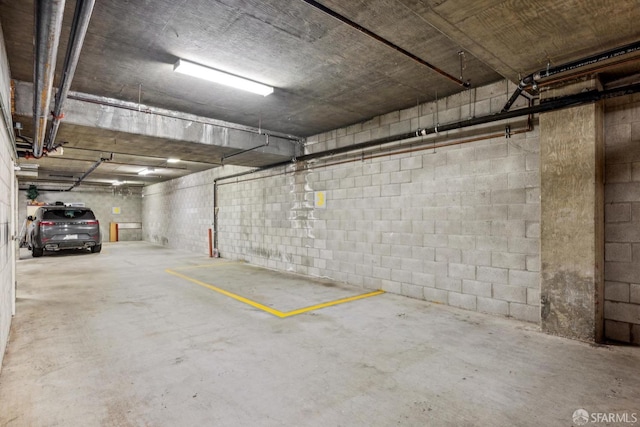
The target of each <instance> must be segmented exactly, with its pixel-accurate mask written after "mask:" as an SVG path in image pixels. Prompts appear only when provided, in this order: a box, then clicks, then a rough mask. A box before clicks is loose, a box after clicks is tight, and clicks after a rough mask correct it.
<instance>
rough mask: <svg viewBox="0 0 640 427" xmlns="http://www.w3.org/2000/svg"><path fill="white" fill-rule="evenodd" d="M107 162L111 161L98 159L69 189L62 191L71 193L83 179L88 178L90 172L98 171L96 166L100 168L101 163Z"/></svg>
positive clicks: (103, 158) (102, 158)
mask: <svg viewBox="0 0 640 427" xmlns="http://www.w3.org/2000/svg"><path fill="white" fill-rule="evenodd" d="M109 160H111V159H110V158H105V157H101V158H100V160H98V161H97V162H95V163H94V164H93V165H92V166H91V167H90V168H89V170H87V171H86V172H85V173H84V174H82V176H81V177H80V178H78V180H77V181H76V182H75V183H74V184H73V185H72V186H71V187H69V188H68V189H67V190H64V191H71V190H73V189H74V188H76V187H77V186H78V185H80V183H81V182H82V181H84V179H85V178H86V177H88V176H89V175H90V174H91V172H93V171H94V170H96V169H98V166H100V165H101V164H102V163H104V162H107V161H109Z"/></svg>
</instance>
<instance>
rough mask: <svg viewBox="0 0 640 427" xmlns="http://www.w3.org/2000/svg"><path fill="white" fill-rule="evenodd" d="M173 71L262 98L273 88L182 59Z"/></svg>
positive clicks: (270, 92)
mask: <svg viewBox="0 0 640 427" xmlns="http://www.w3.org/2000/svg"><path fill="white" fill-rule="evenodd" d="M173 71H175V72H178V73H182V74H187V75H189V76H193V77H198V78H201V79H205V80H209V81H212V82H214V83H219V84H223V85H225V86H230V87H234V88H236V89H242V90H246V91H247V92H253V93H257V94H258V95H262V96H267V95H270V94H272V93H273V87H271V86H268V85H265V84H262V83H258V82H254V81H253V80H248V79H245V78H244V77H239V76H235V75H233V74H229V73H225V72H224V71H220V70H216V69H213V68H209V67H205V66H203V65H199V64H195V63H193V62H189V61H185V60H184V59H178V62H176V63H175V65H174V66H173Z"/></svg>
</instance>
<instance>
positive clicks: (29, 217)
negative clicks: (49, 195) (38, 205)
mask: <svg viewBox="0 0 640 427" xmlns="http://www.w3.org/2000/svg"><path fill="white" fill-rule="evenodd" d="M27 219H28V220H29V221H33V220H34V219H35V218H34V217H32V216H31V215H29V216H28V217H27Z"/></svg>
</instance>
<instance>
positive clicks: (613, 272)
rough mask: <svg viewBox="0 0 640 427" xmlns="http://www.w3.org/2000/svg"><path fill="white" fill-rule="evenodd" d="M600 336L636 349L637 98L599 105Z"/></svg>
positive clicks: (639, 292)
mask: <svg viewBox="0 0 640 427" xmlns="http://www.w3.org/2000/svg"><path fill="white" fill-rule="evenodd" d="M605 180H606V184H605V270H604V274H605V294H604V295H605V304H604V308H605V313H604V315H605V334H606V335H607V337H608V338H611V339H615V340H618V341H623V342H632V343H635V344H640V95H639V94H635V95H632V96H628V97H624V98H617V99H612V100H609V101H608V102H607V104H606V105H605Z"/></svg>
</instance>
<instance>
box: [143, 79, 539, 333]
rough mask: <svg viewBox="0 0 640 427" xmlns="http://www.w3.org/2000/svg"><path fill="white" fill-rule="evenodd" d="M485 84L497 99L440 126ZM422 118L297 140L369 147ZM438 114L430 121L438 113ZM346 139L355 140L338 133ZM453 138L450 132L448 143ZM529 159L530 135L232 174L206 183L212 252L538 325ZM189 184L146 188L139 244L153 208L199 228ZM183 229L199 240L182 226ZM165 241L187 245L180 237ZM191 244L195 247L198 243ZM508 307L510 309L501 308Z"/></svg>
mask: <svg viewBox="0 0 640 427" xmlns="http://www.w3.org/2000/svg"><path fill="white" fill-rule="evenodd" d="M496 85H498V86H500V90H497V89H496V90H489V89H483V91H480V89H478V91H479V92H483V93H485V94H486V95H487V97H479V98H474V99H476V103H475V104H474V105H462V106H459V105H458V106H456V107H455V108H454V109H453V110H455V111H453V110H452V112H451V117H454V116H456V117H458V116H459V115H460V111H463V112H465V111H473V110H474V108H475V107H480V104H481V103H482V102H484V101H486V100H487V99H492V103H494V104H495V105H496V106H497V105H499V104H504V102H505V101H506V97H507V92H506V90H504V88H505V82H500V83H497V84H496ZM496 87H497V86H496ZM458 98H460V97H458ZM458 98H456V99H458ZM493 98H496V99H495V100H493ZM460 99H461V98H460ZM441 101H442V100H441ZM458 102H459V99H458ZM445 105H446V100H445ZM426 111H429V112H430V113H429V114H426V113H425V112H426ZM432 111H435V108H434V105H432V104H424V105H422V106H419V108H417V107H413V108H411V109H408V110H402V111H400V112H394V113H390V114H387V115H384V116H380V117H377V118H374V119H372V120H370V121H368V122H366V123H361V124H359V125H357V126H356V125H354V126H350V127H347V128H343V129H337V130H335V131H331V132H327V133H325V134H321V135H317V136H314V137H311V138H309V143H308V144H307V147H306V151H307V152H317V151H319V150H321V149H326V147H327V146H331V147H337V146H343V145H349V144H352V143H354V141H355V140H356V139H357V140H358V141H361V140H362V139H360V136H361V134H362V132H364V131H366V132H367V136H368V137H370V138H375V137H376V135H378V136H379V135H383V136H384V135H388V134H389V133H395V130H397V131H398V132H400V131H402V132H406V130H407V129H408V128H407V126H409V125H408V123H409V122H410V123H411V125H412V126H413V124H416V125H417V124H418V122H420V123H421V126H425V124H424V123H426V122H427V116H431V115H432V114H431V112H432ZM441 113H442V114H440V122H443V120H444V119H445V118H446V116H447V114H449V113H446V112H445V113H443V112H442V111H441ZM454 113H455V114H454ZM419 114H426V115H424V116H419ZM465 114H466V113H465ZM476 114H478V111H477V110H476ZM514 126H515V127H517V126H516V125H512V129H513V128H514ZM391 129H393V131H392V130H391ZM482 132H485V133H486V131H482ZM482 132H480V133H482ZM351 133H353V135H355V137H354V138H348V137H349V135H350V134H351ZM455 135H456V134H455V133H451V134H449V136H448V139H447V141H453V140H454V138H455V137H456V136H455ZM441 138H442V136H441ZM321 146H324V147H325V148H321ZM538 152H539V148H538V135H537V132H530V133H519V134H515V135H513V136H512V137H511V138H510V139H506V138H504V136H503V135H502V132H500V136H495V137H492V138H491V139H486V140H483V141H476V142H473V143H467V144H462V145H453V146H448V147H442V148H436V149H432V148H431V149H426V150H422V151H414V152H410V153H401V154H393V153H391V154H390V155H389V156H382V157H376V158H366V156H365V159H364V160H363V159H362V158H361V157H360V155H358V156H357V158H355V157H356V156H354V157H353V158H352V160H354V161H352V162H348V163H343V164H339V165H329V164H328V163H331V162H330V161H327V164H324V163H323V162H324V161H323V160H320V161H318V162H317V163H315V164H314V165H297V166H296V167H294V166H290V167H287V168H284V167H282V168H279V169H274V170H267V171H262V172H259V173H256V174H252V175H250V176H247V177H240V178H238V179H237V180H235V179H234V180H233V181H230V182H227V183H224V185H220V186H219V187H218V188H219V190H218V206H217V208H218V209H219V215H218V226H219V230H218V231H219V234H218V241H219V249H220V253H221V255H222V256H223V257H228V258H233V259H242V260H246V261H248V262H251V263H254V264H257V265H262V266H266V267H271V268H277V269H282V270H288V271H295V272H297V273H302V274H310V275H319V276H327V277H330V278H333V279H335V280H344V281H350V282H352V283H356V284H360V285H362V286H363V287H365V288H367V289H370V288H383V289H385V290H386V291H387V292H394V293H399V294H403V295H407V296H410V297H413V298H424V299H427V300H431V301H436V302H440V303H446V304H450V305H454V306H457V307H462V308H465V309H469V310H479V311H486V312H490V313H496V314H503V315H510V316H513V317H517V318H519V319H522V320H528V321H537V320H536V318H537V317H536V316H535V315H534V314H532V313H537V312H538V311H539V299H538V298H528V297H527V296H528V295H529V292H528V289H530V288H532V287H533V288H536V287H537V286H538V277H539V273H538V271H537V270H539V263H538V262H535V260H536V259H538V257H539V228H540V227H539V224H540V199H539V174H538V171H537V169H535V168H533V169H532V168H531V165H537V164H538ZM345 159H349V157H348V156H347V157H345ZM527 165H529V166H530V168H529V169H528V168H527ZM314 167H315V168H314ZM187 178H188V177H187ZM194 179H195V178H194ZM199 179H200V180H199V181H198V182H197V183H196V182H193V183H191V184H190V185H188V184H187V182H186V178H183V179H181V180H176V181H175V182H177V183H174V181H172V182H171V183H166V184H157V185H155V186H151V187H149V189H148V190H146V191H145V198H144V205H145V208H144V212H145V218H146V219H145V224H146V222H147V221H150V222H151V223H152V224H150V225H149V227H147V228H148V229H149V230H159V231H158V232H155V233H153V234H150V235H146V237H145V238H147V239H150V240H153V238H154V234H156V235H157V236H158V237H160V236H165V234H163V233H165V231H164V230H162V232H160V229H161V227H160V226H159V223H160V221H161V219H160V218H158V215H157V214H154V212H155V208H152V203H153V206H156V205H157V206H158V207H159V206H164V205H166V204H167V203H172V205H171V209H169V212H171V211H172V210H173V209H178V211H179V213H178V214H177V216H176V220H177V218H179V217H181V216H182V215H187V214H188V211H189V210H190V209H194V208H195V209H196V210H197V211H198V212H199V213H198V214H197V215H196V217H197V218H199V219H204V222H205V223H207V221H209V223H208V224H210V221H211V220H212V219H211V215H210V213H209V212H208V211H207V210H208V209H212V205H210V204H209V205H207V204H205V205H204V206H201V205H197V204H196V203H202V202H207V201H209V200H210V194H211V191H212V189H211V185H210V184H205V183H206V182H207V181H206V179H204V178H203V177H202V176H201V178H199ZM208 182H209V183H210V182H211V181H210V180H209V181H208ZM189 187H194V189H190V188H189ZM316 192H323V193H324V200H325V205H324V206H323V207H318V206H316V205H315V203H314V201H315V193H316ZM536 194H537V195H538V196H537V197H536ZM161 200H162V202H160V201H161ZM154 215H155V216H154ZM189 218H192V217H189ZM194 221H195V217H194ZM155 223H158V225H155ZM206 225H207V224H203V228H206V227H205V226H206ZM189 231H190V232H199V233H202V232H203V231H198V230H194V229H193V227H192V228H190V229H189ZM177 237H178V236H174V237H167V239H169V240H170V241H174V240H175V239H176V238H177ZM177 241H178V242H179V243H178V244H179V245H180V247H183V248H187V249H189V247H188V246H189V245H188V240H187V238H186V236H185V237H182V236H180V237H179V238H178V240H177ZM192 246H193V248H204V247H206V246H205V245H204V242H203V241H200V242H197V244H196V242H194V244H193V245H192ZM202 250H203V249H200V251H202ZM318 258H320V259H321V260H322V262H321V263H318V262H316V261H317V259H318ZM527 260H530V262H527ZM494 285H495V286H494ZM494 293H495V295H494ZM479 298H483V300H482V302H480V301H479ZM492 300H495V301H496V303H495V304H492V303H490V302H489V301H492ZM511 303H514V304H517V305H514V306H513V308H511V307H510V306H509V304H511Z"/></svg>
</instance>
